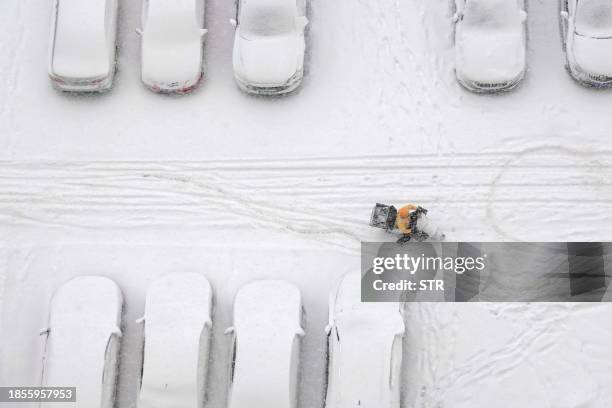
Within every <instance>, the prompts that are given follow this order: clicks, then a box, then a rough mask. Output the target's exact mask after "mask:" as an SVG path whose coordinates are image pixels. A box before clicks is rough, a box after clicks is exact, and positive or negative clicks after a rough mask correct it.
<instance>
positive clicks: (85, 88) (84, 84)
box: [49, 73, 114, 92]
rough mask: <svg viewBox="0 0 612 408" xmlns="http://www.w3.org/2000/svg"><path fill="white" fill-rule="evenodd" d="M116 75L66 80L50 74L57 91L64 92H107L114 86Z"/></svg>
mask: <svg viewBox="0 0 612 408" xmlns="http://www.w3.org/2000/svg"><path fill="white" fill-rule="evenodd" d="M113 77H114V73H113V74H110V75H106V76H104V77H98V78H85V79H81V78H79V79H76V78H66V77H62V76H58V75H54V74H53V73H50V74H49V78H50V79H51V84H52V85H53V87H54V88H55V89H58V90H60V91H64V92H106V91H108V90H110V88H111V87H112V85H113Z"/></svg>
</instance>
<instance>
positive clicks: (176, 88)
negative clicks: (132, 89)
mask: <svg viewBox="0 0 612 408" xmlns="http://www.w3.org/2000/svg"><path fill="white" fill-rule="evenodd" d="M202 78H203V74H202V73H200V74H199V75H198V76H197V77H195V78H194V79H192V80H189V81H183V82H173V83H166V82H161V81H154V80H151V79H145V78H143V79H142V83H143V84H144V85H145V86H146V87H147V88H148V89H149V90H151V91H153V92H156V93H163V94H186V93H189V92H191V91H193V90H194V89H195V88H197V87H198V85H199V84H200V82H201V81H202Z"/></svg>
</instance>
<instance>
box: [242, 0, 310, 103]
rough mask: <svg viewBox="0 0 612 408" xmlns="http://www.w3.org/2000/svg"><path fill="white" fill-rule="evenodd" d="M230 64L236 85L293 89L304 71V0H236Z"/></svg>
mask: <svg viewBox="0 0 612 408" xmlns="http://www.w3.org/2000/svg"><path fill="white" fill-rule="evenodd" d="M237 7H238V8H237V13H236V19H235V20H234V19H232V20H231V21H232V24H233V25H234V26H235V27H236V33H235V37H234V53H233V65H234V76H235V78H236V82H237V83H238V86H239V87H240V88H241V89H242V90H243V91H245V92H248V93H253V94H259V95H280V94H285V93H288V92H291V91H293V90H295V89H296V88H297V87H298V86H299V85H300V83H301V82H302V77H303V74H304V51H305V47H306V45H305V40H304V31H305V28H306V25H307V24H308V19H307V18H306V15H305V14H306V0H237Z"/></svg>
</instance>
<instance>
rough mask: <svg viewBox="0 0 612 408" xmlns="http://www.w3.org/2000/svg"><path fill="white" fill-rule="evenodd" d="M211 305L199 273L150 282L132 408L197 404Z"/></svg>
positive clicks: (202, 383)
mask: <svg viewBox="0 0 612 408" xmlns="http://www.w3.org/2000/svg"><path fill="white" fill-rule="evenodd" d="M212 307H213V293H212V289H211V287H210V284H209V283H208V280H207V279H206V278H204V277H203V276H202V275H200V274H197V273H177V274H171V275H167V276H164V277H162V278H160V279H157V280H156V281H155V282H153V284H151V286H150V287H149V290H148V292H147V299H146V305H145V315H144V317H143V318H142V321H143V323H144V353H143V365H142V377H141V384H140V395H139V397H138V408H158V407H181V408H201V407H202V406H203V404H204V399H205V388H206V375H207V372H208V354H209V343H210V332H211V326H212V320H211V313H212Z"/></svg>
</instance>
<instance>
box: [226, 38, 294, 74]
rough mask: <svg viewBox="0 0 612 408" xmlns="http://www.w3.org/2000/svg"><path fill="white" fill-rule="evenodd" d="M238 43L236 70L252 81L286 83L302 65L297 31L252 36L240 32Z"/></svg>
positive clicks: (236, 47)
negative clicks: (276, 35)
mask: <svg viewBox="0 0 612 408" xmlns="http://www.w3.org/2000/svg"><path fill="white" fill-rule="evenodd" d="M235 44H236V45H235V49H234V72H235V73H236V75H237V76H238V78H239V79H240V80H242V81H244V82H247V83H249V84H254V85H263V86H280V85H284V84H285V83H286V82H287V81H289V80H290V79H291V77H292V76H293V75H294V74H295V73H296V71H297V70H298V68H299V60H298V52H299V48H300V47H299V42H298V39H297V36H295V35H287V36H282V37H274V38H257V39H253V40H249V39H246V38H243V37H241V36H240V34H239V32H237V33H236V41H235Z"/></svg>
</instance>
